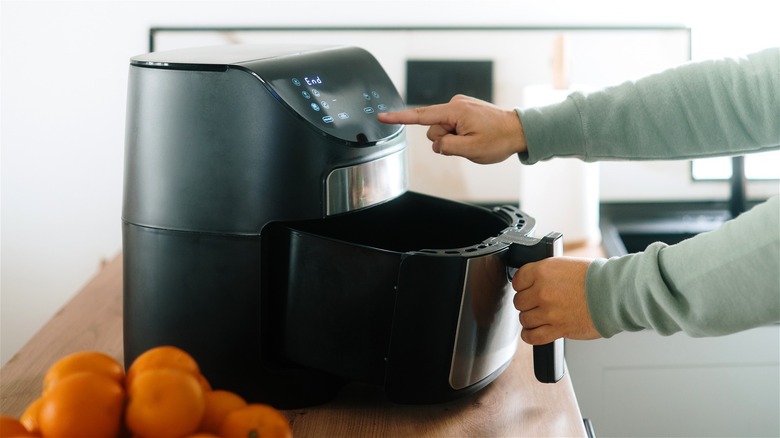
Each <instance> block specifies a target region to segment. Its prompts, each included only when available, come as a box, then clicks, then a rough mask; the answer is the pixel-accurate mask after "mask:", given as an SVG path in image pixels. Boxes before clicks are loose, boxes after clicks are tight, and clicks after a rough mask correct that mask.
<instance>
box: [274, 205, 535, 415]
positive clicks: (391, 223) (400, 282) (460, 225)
mask: <svg viewBox="0 0 780 438" xmlns="http://www.w3.org/2000/svg"><path fill="white" fill-rule="evenodd" d="M532 227H533V220H532V219H530V218H526V217H525V216H524V215H523V214H522V213H521V212H520V211H519V210H517V209H515V208H513V207H503V208H501V209H497V210H495V211H491V210H488V209H485V208H481V207H476V206H473V205H468V204H463V203H458V202H454V201H449V200H445V199H440V198H435V197H430V196H426V195H421V194H418V193H414V192H407V193H406V194H404V195H402V196H401V197H399V198H397V199H395V200H392V201H389V202H387V203H385V204H382V205H379V206H375V207H372V208H369V209H365V210H363V211H359V212H355V213H350V214H345V215H340V216H335V217H331V218H326V219H320V220H307V221H296V222H279V223H272V224H269V226H267V227H266V228H265V229H264V231H263V233H262V236H263V237H262V240H263V243H262V247H263V263H264V264H265V263H267V265H266V266H267V267H268V268H269V269H268V270H267V271H266V272H269V273H271V275H269V276H266V277H265V279H264V281H266V282H267V283H265V284H264V290H266V291H271V293H269V294H267V296H266V297H264V301H263V308H264V312H263V316H262V318H261V319H262V320H263V321H264V327H266V331H265V335H264V336H263V338H264V339H263V342H264V344H263V345H271V346H272V347H270V351H269V353H270V357H272V358H273V360H276V361H282V362H284V363H285V365H287V366H289V365H295V366H303V367H306V368H311V369H316V370H321V371H326V372H329V373H332V374H333V375H334V376H337V377H339V378H344V379H347V380H356V381H362V382H368V383H374V384H377V385H386V391H387V392H388V394H389V395H391V398H393V396H392V395H393V394H395V395H396V396H395V397H394V398H396V399H398V400H399V401H404V402H409V401H412V402H414V401H423V402H427V401H440V400H441V399H446V398H451V397H454V396H455V394H457V393H459V392H461V391H473V390H476V389H478V388H480V387H482V386H484V385H485V384H487V383H489V381H490V380H492V378H491V379H485V378H486V377H488V375H487V374H495V375H496V376H497V375H498V373H500V371H501V370H502V369H503V368H501V367H503V366H505V365H506V364H508V360H509V359H511V353H513V352H514V348H515V345H516V342H517V337H516V336H517V330H518V327H519V326H518V323H517V314H516V311H514V309H513V308H512V305H511V288H510V287H509V283H508V279H507V274H506V269H505V267H504V264H503V261H502V258H501V257H502V255H503V253H504V252H506V248H507V247H508V245H509V243H508V242H505V241H503V240H502V239H501V237H502V236H503V235H504V234H505V233H507V232H512V233H522V234H527V233H528V232H530V230H531V228H532ZM470 261H472V262H470ZM476 261H478V262H476ZM469 263H472V265H473V266H476V267H478V269H476V270H475V269H469V268H470V266H471V265H470V264H469ZM486 266H487V267H488V268H487V269H486V268H485V267H486ZM467 272H471V274H470V275H471V277H472V278H469V279H468V283H469V287H471V288H473V287H478V288H482V289H485V288H489V289H492V290H491V291H485V293H484V294H483V295H489V296H493V297H495V298H496V302H495V303H494V304H492V305H489V306H487V307H489V308H491V309H492V311H493V312H496V313H497V314H498V315H499V316H497V317H496V316H490V317H489V318H498V321H497V322H495V321H493V320H491V322H493V323H492V324H490V325H489V326H486V327H482V328H480V330H481V333H479V334H477V335H475V336H479V337H480V339H481V340H480V341H479V342H483V343H484V342H492V343H493V344H496V345H497V346H496V345H493V344H484V345H482V346H479V347H478V348H475V349H474V352H472V353H469V354H477V355H480V354H486V355H487V354H490V353H492V350H495V349H497V348H499V347H500V348H504V349H506V348H510V349H511V352H510V354H509V359H506V360H504V362H506V363H503V362H502V363H500V364H499V365H497V368H496V369H491V370H489V371H490V372H486V374H485V375H481V376H479V379H478V380H479V381H474V382H470V383H469V385H455V386H453V384H452V382H450V380H451V379H452V375H453V373H455V374H457V372H453V371H452V369H453V366H454V365H453V363H454V362H453V351H454V350H455V342H456V336H457V335H458V333H457V332H458V327H459V315H460V313H461V306H462V304H463V301H464V299H463V297H464V290H465V289H464V287H465V284H466V282H467V278H466V277H467ZM474 272H478V274H475V273H474ZM488 277H489V278H488ZM481 293H482V292H480V294H481ZM472 319H474V318H472ZM477 319H479V318H477ZM502 321H503V322H502ZM488 332H489V333H488ZM496 333H499V334H500V335H499V336H497V335H496ZM461 336H463V335H462V334H461ZM498 344H500V345H498ZM486 346H487V347H486ZM498 368H501V369H498ZM456 371H458V370H456ZM461 374H462V373H461ZM482 380H485V381H484V382H481V381H482ZM472 384H473V386H472ZM388 385H389V386H392V387H388ZM431 385H433V386H432V387H430V386H431ZM426 386H429V388H426ZM465 386H469V388H465V389H464V387H465ZM401 387H402V388H406V389H403V390H401V391H400V393H399V392H398V388H401ZM410 392H412V393H413V394H410Z"/></svg>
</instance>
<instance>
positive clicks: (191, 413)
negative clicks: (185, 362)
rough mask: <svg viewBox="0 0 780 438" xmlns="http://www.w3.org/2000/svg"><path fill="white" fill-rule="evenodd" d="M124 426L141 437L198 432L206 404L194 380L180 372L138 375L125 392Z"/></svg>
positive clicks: (157, 370)
mask: <svg viewBox="0 0 780 438" xmlns="http://www.w3.org/2000/svg"><path fill="white" fill-rule="evenodd" d="M127 395H128V403H127V407H126V408H125V424H126V425H127V428H128V429H130V431H131V432H132V433H133V434H135V435H138V436H143V437H177V436H185V435H188V434H192V433H194V432H196V431H197V429H198V426H199V425H200V420H201V418H202V417H203V411H204V410H205V408H206V402H205V400H204V397H203V390H202V389H201V387H200V385H199V384H198V381H197V379H196V378H195V377H194V376H193V375H192V374H190V373H188V372H186V371H182V370H179V369H172V368H167V369H153V370H148V371H144V372H143V373H140V374H138V375H137V376H135V378H134V379H133V382H132V384H131V386H130V388H129V391H128V394H127Z"/></svg>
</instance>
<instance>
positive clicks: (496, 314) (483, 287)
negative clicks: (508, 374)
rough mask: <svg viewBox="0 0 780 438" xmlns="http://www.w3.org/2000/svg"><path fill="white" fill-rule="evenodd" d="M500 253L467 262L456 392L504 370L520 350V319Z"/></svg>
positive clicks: (454, 367) (453, 369)
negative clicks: (518, 346) (499, 370)
mask: <svg viewBox="0 0 780 438" xmlns="http://www.w3.org/2000/svg"><path fill="white" fill-rule="evenodd" d="M513 298H514V290H512V285H511V284H510V283H509V282H508V281H507V279H506V270H505V267H504V262H503V261H502V260H501V259H500V257H499V256H498V254H496V253H494V254H489V255H485V256H482V257H476V258H471V259H469V260H468V261H467V262H466V278H465V280H464V284H463V295H462V298H461V305H460V314H459V316H458V326H457V330H456V333H455V345H454V347H453V350H452V362H451V365H450V378H449V383H450V386H451V387H452V388H453V389H456V390H457V389H463V388H466V387H468V386H471V385H473V384H475V383H477V382H479V381H480V380H482V379H484V378H486V377H488V376H489V375H490V374H492V373H493V372H495V371H496V370H498V369H500V368H501V367H502V366H504V365H505V364H506V363H508V362H509V361H510V360H512V357H513V356H514V354H515V351H516V350H517V343H518V341H519V336H520V319H519V318H518V316H517V315H518V313H517V311H516V310H515V308H514V305H513V303H512V299H513Z"/></svg>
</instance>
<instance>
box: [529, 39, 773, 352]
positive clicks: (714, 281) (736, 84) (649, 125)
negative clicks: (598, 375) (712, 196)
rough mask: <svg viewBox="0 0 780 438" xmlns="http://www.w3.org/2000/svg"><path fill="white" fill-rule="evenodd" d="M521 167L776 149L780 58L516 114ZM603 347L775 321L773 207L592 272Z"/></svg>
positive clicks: (704, 66) (683, 72)
mask: <svg viewBox="0 0 780 438" xmlns="http://www.w3.org/2000/svg"><path fill="white" fill-rule="evenodd" d="M517 111H518V115H519V116H520V119H521V121H522V122H523V129H524V131H525V133H526V140H527V142H528V149H529V152H528V153H527V154H521V156H520V159H521V160H522V161H523V162H524V163H526V164H533V163H535V162H538V161H541V160H547V159H550V158H552V157H578V158H580V159H583V160H585V161H598V160H605V159H631V160H641V159H683V158H692V157H704V156H713V155H730V154H741V153H748V152H757V151H761V150H769V149H777V148H778V146H780V48H773V49H768V50H765V51H763V52H760V53H757V54H755V55H750V56H747V57H745V58H741V59H723V60H718V61H711V62H704V63H691V64H686V65H684V66H681V67H678V68H675V69H671V70H667V71H665V72H662V73H659V74H657V75H653V76H650V77H647V78H644V79H641V80H638V81H635V82H626V83H624V84H621V85H619V86H616V87H611V88H607V89H604V90H602V91H599V92H595V93H591V94H583V93H575V94H572V95H571V96H569V97H568V98H567V100H566V101H564V102H562V103H560V104H556V105H551V106H547V107H542V108H535V109H524V110H523V109H518V110H517ZM586 295H587V300H588V306H589V310H590V313H591V319H592V320H593V323H594V325H595V326H596V328H597V329H598V330H599V333H601V335H602V336H604V337H610V336H613V335H615V334H617V333H619V332H621V331H636V330H641V329H645V328H648V329H653V330H656V331H658V332H659V333H661V334H671V333H675V332H678V331H681V330H682V331H685V332H686V333H688V334H690V335H692V336H717V335H722V334H727V333H733V332H737V331H740V330H744V329H748V328H751V327H757V326H760V325H764V324H768V323H773V322H780V198H778V197H774V198H772V199H770V200H768V201H767V202H765V203H763V204H761V205H759V206H756V207H754V208H753V209H752V210H750V211H749V212H746V213H744V214H742V215H741V216H739V217H738V218H737V219H734V220H732V221H729V222H727V223H726V224H724V225H723V226H722V227H720V228H719V229H718V230H715V231H713V232H710V233H703V234H700V235H698V236H696V237H694V238H692V239H688V240H686V241H684V242H681V243H679V244H676V245H672V246H667V245H664V244H662V243H655V244H652V245H650V246H649V247H648V248H647V249H646V250H645V251H644V252H641V253H637V254H630V255H627V256H623V257H614V258H611V259H609V260H596V261H594V262H593V263H592V264H591V265H590V267H589V269H588V273H587V281H586Z"/></svg>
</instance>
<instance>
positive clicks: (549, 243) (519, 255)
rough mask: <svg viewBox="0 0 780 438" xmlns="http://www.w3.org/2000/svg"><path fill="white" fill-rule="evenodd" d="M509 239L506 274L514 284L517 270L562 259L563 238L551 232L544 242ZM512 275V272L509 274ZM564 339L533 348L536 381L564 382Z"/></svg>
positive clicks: (535, 239) (528, 238)
mask: <svg viewBox="0 0 780 438" xmlns="http://www.w3.org/2000/svg"><path fill="white" fill-rule="evenodd" d="M508 234H510V233H507V235H504V236H503V237H504V238H507V237H508V238H510V240H511V241H512V242H511V244H510V245H509V249H508V254H507V258H506V264H507V266H508V269H507V274H508V276H509V278H510V280H511V278H512V277H513V276H514V272H516V271H517V268H520V267H521V266H523V265H525V264H526V263H531V262H536V261H539V260H542V259H545V258H547V257H555V256H559V255H561V254H562V253H563V235H562V234H561V233H557V232H552V233H550V234H548V235H546V236H544V237H542V238H541V239H537V238H533V237H528V236H524V235H520V234H519V233H518V234H514V233H511V234H514V235H512V236H509V235H508ZM510 271H511V272H510ZM564 368H565V367H564V351H563V338H558V339H556V340H554V341H552V342H550V343H549V344H544V345H534V374H535V375H536V380H538V381H540V382H542V383H555V382H557V381H559V380H561V378H563V373H564Z"/></svg>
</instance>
